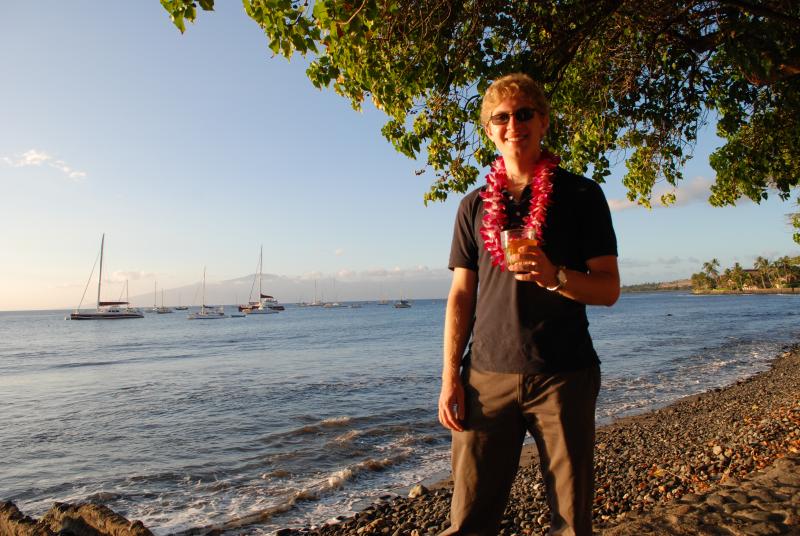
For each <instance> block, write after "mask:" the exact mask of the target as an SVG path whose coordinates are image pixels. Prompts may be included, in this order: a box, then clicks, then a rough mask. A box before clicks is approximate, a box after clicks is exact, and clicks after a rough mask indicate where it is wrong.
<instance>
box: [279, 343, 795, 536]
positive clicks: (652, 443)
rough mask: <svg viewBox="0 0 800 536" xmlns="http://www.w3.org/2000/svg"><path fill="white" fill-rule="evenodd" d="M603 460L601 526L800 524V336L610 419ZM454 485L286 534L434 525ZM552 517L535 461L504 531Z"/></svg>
mask: <svg viewBox="0 0 800 536" xmlns="http://www.w3.org/2000/svg"><path fill="white" fill-rule="evenodd" d="M754 400H757V401H758V403H754V402H753V401H754ZM595 465H596V471H595V481H596V489H597V493H596V496H595V501H594V508H593V513H594V526H595V531H596V533H597V534H599V535H603V536H641V535H643V534H653V535H659V534H663V535H672V534H676V535H677V534H736V535H741V536H758V535H771V534H799V535H800V345H795V346H792V347H788V348H786V351H785V352H783V353H782V354H781V355H780V356H778V357H777V358H776V360H775V362H774V363H773V366H772V368H771V369H770V370H768V371H766V372H763V373H761V374H758V375H756V376H753V377H751V378H748V379H745V380H741V381H739V382H737V383H736V384H734V385H732V386H729V387H727V388H725V389H719V390H713V391H710V392H708V393H704V394H701V395H696V396H692V397H690V398H686V399H683V400H680V401H678V402H676V403H674V404H672V405H670V406H669V407H667V408H663V409H661V410H658V411H654V412H650V413H647V414H644V415H639V416H635V417H627V418H624V419H621V420H620V421H618V422H616V423H612V424H610V425H607V426H604V427H601V428H599V429H598V430H597V449H596V452H595ZM420 491H422V490H420ZM450 497H451V490H450V489H449V488H447V487H438V488H437V487H434V488H432V489H431V490H425V492H423V493H422V494H421V495H419V496H416V497H415V498H406V497H396V498H393V499H390V500H388V501H384V502H382V504H381V506H380V509H379V510H375V511H374V512H373V513H372V515H371V517H370V518H369V519H367V520H365V521H364V522H363V523H362V522H360V521H361V519H360V518H359V517H358V516H356V517H353V518H350V519H347V520H345V521H342V522H340V523H336V524H332V525H322V526H318V527H313V529H312V528H310V527H305V528H294V529H289V531H288V532H286V531H287V529H284V530H283V531H281V535H282V536H283V535H286V536H301V535H302V536H306V535H310V534H313V535H319V536H345V535H347V536H352V535H354V534H359V535H361V536H374V535H381V536H382V535H386V536H389V535H391V536H428V535H434V534H438V533H439V532H441V531H442V530H444V529H445V528H446V527H447V526H449V521H448V515H449V510H450ZM377 520H380V522H376V521H377ZM549 525H550V514H549V509H548V507H547V504H546V499H545V491H544V487H543V485H542V478H541V475H540V473H539V470H538V467H537V464H536V463H535V461H534V463H532V464H531V465H528V466H525V467H520V470H519V472H518V474H517V478H516V480H515V483H514V486H513V488H512V490H511V495H510V499H509V503H508V505H507V507H506V511H505V514H504V516H503V522H502V525H501V531H500V534H503V535H512V534H515V535H518V536H521V535H529V536H539V535H543V534H546V533H547V531H548V529H549Z"/></svg>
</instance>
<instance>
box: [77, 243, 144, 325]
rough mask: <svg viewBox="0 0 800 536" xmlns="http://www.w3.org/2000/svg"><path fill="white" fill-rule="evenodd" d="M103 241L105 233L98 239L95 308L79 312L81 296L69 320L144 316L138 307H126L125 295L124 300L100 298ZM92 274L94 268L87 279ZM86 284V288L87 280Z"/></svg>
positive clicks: (118, 318) (119, 318)
mask: <svg viewBox="0 0 800 536" xmlns="http://www.w3.org/2000/svg"><path fill="white" fill-rule="evenodd" d="M105 242H106V234H105V233H103V237H102V238H101V239H100V273H99V275H98V278H97V308H96V309H95V310H94V311H85V312H81V310H80V308H81V304H82V303H83V297H81V303H79V304H78V307H76V308H75V310H74V311H72V313H71V314H70V315H69V318H70V320H121V319H124V318H144V315H143V314H142V313H141V312H140V311H139V310H138V309H136V308H135V307H128V301H127V297H126V298H125V299H126V301H101V300H100V291H101V290H102V286H103V252H104V249H105ZM93 274H94V268H92V273H91V274H89V281H91V279H92V275H93ZM86 286H87V288H88V286H89V283H88V282H87V283H86ZM83 292H84V295H86V290H84V291H83ZM126 292H127V286H126ZM123 306H124V307H123Z"/></svg>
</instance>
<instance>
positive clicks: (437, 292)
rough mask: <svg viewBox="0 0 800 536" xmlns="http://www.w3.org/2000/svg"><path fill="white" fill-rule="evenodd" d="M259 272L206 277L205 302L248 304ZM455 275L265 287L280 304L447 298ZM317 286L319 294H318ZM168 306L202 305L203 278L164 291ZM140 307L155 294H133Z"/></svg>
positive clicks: (293, 281)
mask: <svg viewBox="0 0 800 536" xmlns="http://www.w3.org/2000/svg"><path fill="white" fill-rule="evenodd" d="M254 278H255V274H250V275H246V276H242V277H237V278H235V279H228V280H225V281H206V305H220V304H223V305H230V304H236V303H246V302H247V301H248V298H249V297H251V289H252V298H253V299H257V296H258V283H256V284H255V288H253V280H254ZM451 278H452V275H451V274H450V271H449V270H447V269H441V270H428V269H409V270H398V271H387V272H381V273H378V274H376V273H371V272H361V273H351V274H348V275H337V277H334V276H332V275H330V274H325V275H322V274H321V275H319V276H318V277H312V276H297V277H290V276H282V275H276V274H266V273H265V274H264V275H263V279H262V283H261V290H262V291H263V293H264V294H269V295H270V296H274V297H275V298H276V299H277V300H278V301H279V302H281V303H297V302H301V301H303V302H311V301H313V300H314V299H317V300H323V301H352V300H355V301H372V300H379V299H382V298H383V299H388V300H397V299H400V298H401V297H405V298H410V299H423V298H443V297H445V296H447V291H448V289H449V287H450V281H451ZM315 288H316V296H315ZM164 294H165V296H164V304H165V305H167V306H174V305H178V304H179V303H180V304H181V305H189V306H197V305H200V301H201V282H200V281H198V282H196V283H194V284H191V285H186V286H183V287H178V288H168V289H164ZM158 301H159V303H160V302H161V294H160V289H159V295H158ZM131 302H132V303H133V304H135V305H137V306H144V307H147V306H151V305H152V304H153V294H152V293H142V294H138V295H136V296H131Z"/></svg>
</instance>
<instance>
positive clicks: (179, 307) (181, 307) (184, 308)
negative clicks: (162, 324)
mask: <svg viewBox="0 0 800 536" xmlns="http://www.w3.org/2000/svg"><path fill="white" fill-rule="evenodd" d="M174 309H175V310H176V311H185V310H187V309H188V307H187V306H185V305H181V295H180V294H178V305H176V306H175V307H174Z"/></svg>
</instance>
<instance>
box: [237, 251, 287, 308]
mask: <svg viewBox="0 0 800 536" xmlns="http://www.w3.org/2000/svg"><path fill="white" fill-rule="evenodd" d="M263 265H264V246H261V250H260V251H259V255H258V270H257V273H256V278H257V279H258V301H253V300H250V301H249V302H248V303H247V305H240V306H239V311H241V312H242V313H247V314H249V315H268V314H275V313H277V312H278V311H283V305H279V304H278V300H276V299H275V298H274V297H272V296H270V295H268V294H264V291H263V290H261V276H262V269H263ZM255 286H256V282H255V280H253V285H252V286H251V287H250V295H251V296H252V294H253V288H254V287H255Z"/></svg>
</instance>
